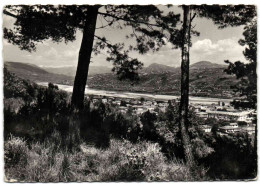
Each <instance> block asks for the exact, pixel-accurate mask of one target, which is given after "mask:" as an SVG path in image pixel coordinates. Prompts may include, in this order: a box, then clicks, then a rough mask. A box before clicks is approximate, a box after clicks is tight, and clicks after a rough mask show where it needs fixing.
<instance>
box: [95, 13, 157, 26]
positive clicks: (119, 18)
mask: <svg viewBox="0 0 260 186" xmlns="http://www.w3.org/2000/svg"><path fill="white" fill-rule="evenodd" d="M98 14H100V15H104V16H109V17H113V18H115V19H117V20H123V21H129V22H133V23H141V24H145V25H150V26H156V27H161V26H160V25H157V24H152V23H146V22H143V21H139V22H138V21H135V20H131V19H125V18H121V17H117V16H114V15H111V14H107V13H102V12H98Z"/></svg>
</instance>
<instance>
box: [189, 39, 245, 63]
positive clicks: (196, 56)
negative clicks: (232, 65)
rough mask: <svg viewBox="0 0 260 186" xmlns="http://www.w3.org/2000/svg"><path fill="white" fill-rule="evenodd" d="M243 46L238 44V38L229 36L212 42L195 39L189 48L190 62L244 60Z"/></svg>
mask: <svg viewBox="0 0 260 186" xmlns="http://www.w3.org/2000/svg"><path fill="white" fill-rule="evenodd" d="M243 50H244V47H243V46H240V45H239V44H238V38H235V37H234V38H229V39H223V40H218V41H216V42H212V41H211V40H210V39H203V40H198V41H196V42H195V43H194V44H193V46H192V47H191V49H190V54H191V61H192V63H194V62H198V61H201V60H207V61H211V62H214V63H220V64H221V63H224V60H226V59H229V60H231V61H234V60H235V61H237V60H242V61H243V60H245V58H244V56H243Z"/></svg>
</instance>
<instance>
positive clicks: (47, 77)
mask: <svg viewBox="0 0 260 186" xmlns="http://www.w3.org/2000/svg"><path fill="white" fill-rule="evenodd" d="M4 67H5V68H7V69H8V70H9V71H10V72H12V73H15V74H16V75H17V76H18V77H20V78H22V79H25V80H31V81H34V82H53V83H60V84H68V85H70V84H73V80H74V78H73V77H72V76H66V75H62V74H54V73H49V72H47V71H46V70H44V69H42V68H40V67H38V66H36V65H33V64H27V63H19V62H4Z"/></svg>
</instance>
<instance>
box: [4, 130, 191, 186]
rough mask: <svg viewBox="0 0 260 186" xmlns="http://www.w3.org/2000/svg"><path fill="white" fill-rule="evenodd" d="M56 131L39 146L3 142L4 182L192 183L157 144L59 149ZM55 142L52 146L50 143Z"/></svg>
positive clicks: (119, 142)
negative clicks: (5, 179)
mask: <svg viewBox="0 0 260 186" xmlns="http://www.w3.org/2000/svg"><path fill="white" fill-rule="evenodd" d="M59 139H61V138H60V136H59V133H58V132H54V133H53V134H52V136H51V137H50V138H48V139H46V140H45V141H44V142H43V143H38V142H35V143H31V144H30V143H29V144H28V143H26V141H25V140H23V139H21V138H17V137H13V136H11V137H10V138H9V139H8V140H7V141H6V142H5V175H6V178H7V180H12V181H14V180H17V181H19V182H20V181H22V182H71V181H77V182H78V181H80V182H82V181H181V180H192V177H191V175H190V172H189V171H188V169H187V167H186V166H185V165H184V164H183V163H180V162H177V161H167V160H166V158H165V157H164V155H163V154H162V153H161V152H160V147H159V145H158V144H154V143H150V142H145V141H143V142H138V143H136V144H132V143H131V142H129V141H127V140H116V139H111V140H110V147H109V148H107V149H99V148H96V147H93V146H88V145H86V144H85V143H81V145H80V149H79V150H77V151H76V150H74V151H72V152H71V151H68V150H67V149H66V148H63V147H62V146H61V144H62V143H61V141H60V140H59ZM54 142H55V143H54Z"/></svg>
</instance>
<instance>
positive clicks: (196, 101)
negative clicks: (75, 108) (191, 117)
mask: <svg viewBox="0 0 260 186" xmlns="http://www.w3.org/2000/svg"><path fill="white" fill-rule="evenodd" d="M37 84H39V85H42V86H48V83H47V82H37ZM55 85H58V87H59V89H60V90H64V91H67V92H72V90H73V86H70V85H62V84H55ZM85 93H86V94H88V95H99V96H107V97H120V98H136V99H140V98H141V97H143V98H150V99H155V100H171V99H176V98H179V97H180V96H174V95H160V94H147V93H133V92H123V91H107V90H98V89H92V88H88V87H86V89H85ZM189 101H190V103H192V104H203V105H210V104H212V103H215V104H217V103H218V102H219V101H221V102H224V103H225V104H229V103H230V101H232V99H222V98H210V97H196V96H189Z"/></svg>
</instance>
